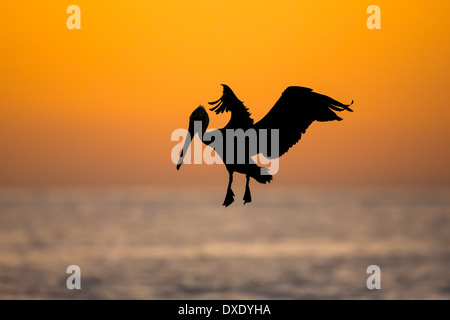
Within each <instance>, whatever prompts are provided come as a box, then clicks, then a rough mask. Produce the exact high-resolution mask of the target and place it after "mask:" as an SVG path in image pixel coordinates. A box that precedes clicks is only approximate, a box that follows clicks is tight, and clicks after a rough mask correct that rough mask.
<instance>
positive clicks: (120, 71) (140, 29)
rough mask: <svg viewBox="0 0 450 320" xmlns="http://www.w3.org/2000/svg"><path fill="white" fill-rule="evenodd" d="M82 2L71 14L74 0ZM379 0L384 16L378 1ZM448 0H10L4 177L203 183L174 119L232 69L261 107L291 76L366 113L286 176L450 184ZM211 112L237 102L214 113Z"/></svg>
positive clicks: (298, 155)
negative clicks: (183, 150) (72, 24)
mask: <svg viewBox="0 0 450 320" xmlns="http://www.w3.org/2000/svg"><path fill="white" fill-rule="evenodd" d="M71 4H76V5H78V6H80V8H81V30H69V29H67V27H66V19H67V17H68V16H69V15H68V14H67V13H66V8H67V7H68V6H69V5H71ZM371 4H376V5H378V6H380V8H381V30H369V29H367V27H366V19H367V18H368V16H369V15H368V14H367V13H366V8H367V7H368V6H369V5H371ZM449 12H450V2H448V1H433V0H431V1H426V2H424V1H392V0H391V1H379V0H376V1H362V0H355V1H337V0H336V1H335V0H333V1H331V0H329V1H327V0H302V1H285V0H284V1H283V0H281V1H262V0H257V1H256V0H255V1H253V0H246V1H230V0H220V1H214V0H201V1H198V0H189V1H187V0H186V1H184V0H183V1H178V0H172V1H166V0H160V1H151V0H145V1H144V0H143V1H137V0H136V1H82V0H80V1H78V0H75V1H71V2H68V1H57V2H55V1H47V0H40V1H37V2H33V3H32V4H31V3H29V2H26V1H11V2H5V3H3V4H2V9H1V12H0V30H1V33H0V34H1V38H0V41H1V44H2V50H1V53H0V55H1V60H0V69H1V77H0V81H1V83H0V97H1V104H0V185H2V186H35V185H91V184H95V185H97V184H100V185H101V184H161V183H164V184H178V183H179V184H186V185H187V184H190V183H192V182H191V181H192V179H193V178H195V183H197V184H211V183H218V184H220V185H223V186H224V187H225V185H226V182H227V174H226V171H225V168H224V167H223V165H216V166H207V165H203V166H193V165H190V166H183V167H182V169H181V171H179V172H177V171H176V170H175V165H174V164H172V162H171V160H170V152H171V149H172V147H173V146H174V145H175V144H176V143H175V142H172V141H170V135H171V132H172V130H174V129H176V128H181V127H186V126H187V122H188V117H189V115H190V113H191V112H192V111H193V109H194V108H195V107H197V105H198V104H206V103H207V102H208V101H212V100H216V99H217V98H219V97H220V95H221V86H220V84H221V83H225V84H228V85H229V86H230V87H231V88H232V89H233V90H234V92H235V93H236V95H237V96H238V97H239V98H240V99H241V100H243V101H244V102H245V104H246V106H248V107H249V108H250V111H251V112H252V114H253V116H254V118H255V120H259V119H260V118H261V117H262V116H263V115H264V114H265V113H266V112H267V111H268V110H269V109H270V108H271V107H272V106H273V104H274V103H275V101H276V100H277V99H278V98H279V96H280V94H281V92H282V91H283V90H284V89H285V88H286V87H287V86H289V85H300V86H306V87H310V88H313V89H315V91H317V92H320V93H323V94H326V95H329V96H331V97H333V98H335V99H337V100H340V101H342V102H350V101H351V100H355V105H354V110H355V112H354V113H345V114H343V115H342V116H343V118H344V121H342V122H340V123H315V124H314V125H313V126H312V127H311V128H310V129H309V130H308V131H307V134H306V135H305V136H304V137H303V139H302V141H301V143H300V144H298V145H296V146H295V147H294V149H291V150H290V151H289V153H287V154H286V156H284V157H283V158H281V161H280V170H279V172H278V174H277V175H276V176H275V180H274V183H276V184H277V185H280V186H282V185H290V184H298V185H337V186H339V185H346V186H348V185H386V186H391V185H408V186H409V185H414V186H415V185H437V186H438V185H445V186H449V185H450V167H449V163H450V148H449V141H450V139H449V138H450V126H449V120H448V119H449V118H450V111H449V107H450V106H449V103H448V101H449V93H448V92H449V89H448V86H449V78H448V77H449V74H450V72H449V71H450V65H449V57H450V50H449V48H450V43H449V39H450V38H449V32H450V28H449V24H448V14H449ZM210 119H211V121H210V128H217V127H221V126H223V125H225V124H226V122H227V121H228V119H229V114H226V115H224V114H222V115H219V116H217V115H215V114H213V113H210Z"/></svg>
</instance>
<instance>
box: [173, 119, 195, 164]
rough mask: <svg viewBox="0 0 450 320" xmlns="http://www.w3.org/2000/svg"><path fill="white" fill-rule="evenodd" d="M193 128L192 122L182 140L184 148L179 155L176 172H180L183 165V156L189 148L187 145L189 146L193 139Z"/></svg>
mask: <svg viewBox="0 0 450 320" xmlns="http://www.w3.org/2000/svg"><path fill="white" fill-rule="evenodd" d="M193 127H194V124H193V123H192V122H190V123H189V129H188V133H187V134H186V139H184V146H183V149H182V150H181V153H180V159H179V160H178V164H177V170H180V167H181V165H182V164H183V160H184V156H185V154H186V152H187V150H188V148H189V145H190V144H191V141H192V139H194V136H195V132H194V128H193Z"/></svg>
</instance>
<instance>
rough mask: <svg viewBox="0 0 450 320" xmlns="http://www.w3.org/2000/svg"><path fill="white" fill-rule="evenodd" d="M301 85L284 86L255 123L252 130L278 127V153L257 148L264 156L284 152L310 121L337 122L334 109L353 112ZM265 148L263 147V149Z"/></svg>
mask: <svg viewBox="0 0 450 320" xmlns="http://www.w3.org/2000/svg"><path fill="white" fill-rule="evenodd" d="M351 104H353V101H352V102H351V103H350V104H349V105H345V104H342V103H340V102H339V101H336V100H334V99H331V98H330V97H327V96H325V95H322V94H319V93H316V92H313V90H312V89H309V88H304V87H288V88H287V89H286V90H285V91H284V92H283V94H282V95H281V97H280V99H279V100H278V101H277V103H275V105H274V106H273V108H272V109H271V110H270V111H269V112H268V113H267V114H266V115H265V116H264V118H262V119H261V120H260V121H258V122H257V123H255V125H254V128H255V129H257V130H258V129H267V130H269V132H268V135H267V137H268V140H269V141H270V130H271V129H278V130H279V152H278V154H277V153H274V152H272V150H260V152H261V153H262V154H263V155H264V156H265V157H266V158H268V159H273V158H277V157H280V156H282V155H283V154H285V153H286V152H287V151H288V150H289V149H290V148H291V147H292V146H294V145H295V144H296V143H297V142H298V141H299V140H300V139H301V137H302V134H304V133H305V131H306V129H308V127H309V126H310V125H311V123H313V122H314V121H333V120H337V121H341V120H342V118H340V117H338V116H337V115H336V113H334V112H333V110H335V111H343V110H347V111H353V110H352V109H350V108H349V106H350V105H351ZM266 149H267V148H266Z"/></svg>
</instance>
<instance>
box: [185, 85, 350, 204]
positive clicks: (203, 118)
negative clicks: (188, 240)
mask: <svg viewBox="0 0 450 320" xmlns="http://www.w3.org/2000/svg"><path fill="white" fill-rule="evenodd" d="M222 86H223V94H222V97H220V99H218V100H217V101H214V102H209V104H210V105H213V107H212V108H211V109H210V110H211V111H214V112H215V113H216V114H219V113H223V112H230V113H231V118H230V121H229V122H228V124H227V125H226V126H225V127H223V128H221V129H215V130H212V131H208V132H206V129H207V127H208V124H209V117H208V113H207V112H206V110H205V108H204V107H203V106H199V107H198V108H197V109H195V110H194V112H192V114H191V116H190V118H189V128H188V134H187V136H186V139H185V142H184V146H183V149H182V150H181V153H180V158H179V160H178V164H177V169H178V170H179V169H180V167H181V164H182V163H183V160H184V157H185V155H186V152H187V149H188V147H189V145H190V143H191V141H192V139H193V138H194V137H195V135H198V136H199V138H200V140H201V141H202V142H203V143H204V144H206V145H209V146H211V147H213V148H214V151H215V152H216V153H217V155H218V156H219V157H220V158H221V159H222V160H223V163H224V164H225V167H226V169H227V171H228V177H229V179H228V187H227V193H226V196H225V199H224V202H223V206H225V207H228V206H229V205H230V204H231V203H233V201H234V193H233V190H232V189H231V185H232V183H233V173H234V172H237V173H241V174H244V175H245V176H246V185H245V193H244V198H243V200H244V204H246V203H248V202H251V201H252V197H251V193H250V186H249V183H250V178H253V179H254V180H256V181H257V182H259V183H263V184H265V183H267V182H270V181H272V178H273V177H272V175H270V174H269V170H268V168H267V167H261V166H258V164H257V163H256V162H255V161H254V160H253V157H254V156H256V155H258V154H261V155H263V156H264V157H265V158H266V159H276V158H279V157H281V156H282V155H284V154H285V153H286V152H287V151H288V150H289V149H290V148H292V147H293V146H294V145H295V144H296V143H297V142H298V141H299V140H300V139H301V137H302V134H304V133H305V131H306V129H308V127H309V126H310V125H311V124H312V123H313V122H314V121H318V122H326V121H341V120H342V118H340V117H339V116H338V115H337V114H336V113H335V112H334V111H338V112H341V111H344V110H346V111H350V112H353V110H352V109H350V108H349V106H350V105H352V104H353V101H352V102H351V103H350V104H348V105H346V104H343V103H341V102H339V101H336V100H334V99H332V98H330V97H328V96H326V95H323V94H320V93H316V92H314V91H313V90H312V89H309V88H305V87H297V86H291V87H288V88H287V89H286V90H284V92H283V93H282V95H281V97H280V98H279V100H278V101H277V102H276V103H275V105H274V106H273V107H272V109H270V111H269V112H268V113H267V114H266V115H265V116H264V117H263V118H262V119H261V120H260V121H258V122H256V123H254V120H253V119H252V118H251V114H250V113H249V111H248V108H247V107H245V106H244V104H243V103H242V101H240V100H239V99H238V98H237V97H236V95H235V94H234V92H233V91H232V90H231V88H230V87H228V86H227V85H224V84H223V85H222ZM333 110H334V111H333ZM196 123H198V124H200V125H195V124H196ZM230 131H231V132H234V133H235V134H234V135H232V136H231V137H230V135H227V133H228V132H230ZM250 131H252V132H253V135H250V134H247V133H248V132H250ZM236 132H240V133H241V135H242V134H243V135H244V140H243V141H245V143H244V144H241V145H240V146H241V148H239V144H238V143H236V139H239V137H238V136H239V135H238V134H236ZM262 132H264V134H262ZM267 132H270V133H272V134H273V133H274V134H276V138H278V139H275V140H274V141H272V140H271V139H268V134H267ZM205 133H206V134H205ZM208 133H209V136H210V137H211V136H212V137H217V136H220V137H222V139H221V141H220V140H216V139H217V138H216V139H211V138H209V139H207V138H206V136H207V134H208ZM236 137H237V138H236ZM250 137H254V138H255V139H251V138H250ZM241 141H242V140H241ZM230 146H231V148H230ZM242 155H243V156H242ZM239 157H240V158H239ZM242 159H243V160H242Z"/></svg>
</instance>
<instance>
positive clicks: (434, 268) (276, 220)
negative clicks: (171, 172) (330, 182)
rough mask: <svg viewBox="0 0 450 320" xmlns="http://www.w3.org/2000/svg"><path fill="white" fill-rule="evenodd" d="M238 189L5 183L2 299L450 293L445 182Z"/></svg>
mask: <svg viewBox="0 0 450 320" xmlns="http://www.w3.org/2000/svg"><path fill="white" fill-rule="evenodd" d="M240 191H243V190H235V193H236V201H235V203H233V204H232V205H231V206H230V207H228V208H223V207H222V206H221V203H222V201H223V198H224V196H225V190H224V189H217V188H175V189H170V188H144V187H135V188H131V187H130V188H90V189H75V188H72V189H68V188H66V189H2V190H0V298H1V299H450V190H449V189H335V190H333V189H326V190H325V189H318V188H316V189H305V188H303V189H302V188H290V189H287V188H286V189H280V188H274V187H272V186H270V188H269V187H265V186H262V187H261V188H260V187H255V188H253V189H252V193H253V202H252V203H250V204H247V205H245V206H243V205H242V200H241V199H242V192H240ZM69 265H78V266H79V267H80V269H81V290H69V289H67V287H66V280H67V278H68V277H69V274H67V273H66V269H67V267H68V266H69ZM370 265H377V266H379V267H380V270H381V289H379V290H376V289H375V290H369V289H368V288H367V286H366V280H367V278H368V277H369V276H370V275H369V274H367V273H366V270H367V267H368V266H370Z"/></svg>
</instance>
